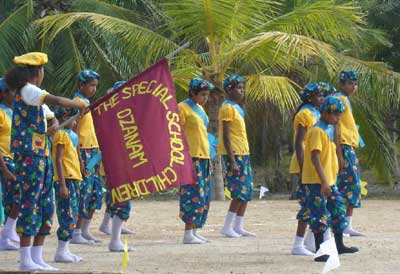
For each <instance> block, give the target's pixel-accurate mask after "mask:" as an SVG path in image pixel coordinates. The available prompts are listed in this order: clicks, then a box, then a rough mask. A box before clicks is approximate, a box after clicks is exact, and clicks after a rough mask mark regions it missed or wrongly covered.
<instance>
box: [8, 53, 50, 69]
mask: <svg viewBox="0 0 400 274" xmlns="http://www.w3.org/2000/svg"><path fill="white" fill-rule="evenodd" d="M47 60H48V59H47V54H46V53H42V52H29V53H27V54H24V55H21V56H15V57H14V64H16V65H28V66H42V65H44V64H46V63H47Z"/></svg>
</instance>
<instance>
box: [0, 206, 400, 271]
mask: <svg viewBox="0 0 400 274" xmlns="http://www.w3.org/2000/svg"><path fill="white" fill-rule="evenodd" d="M228 203H229V202H227V201H226V202H214V203H212V205H211V210H210V214H209V219H208V222H207V225H206V227H205V228H204V229H203V230H204V231H203V233H202V234H203V235H204V236H206V237H208V238H209V239H210V240H211V242H210V243H208V244H204V245H183V244H181V241H182V236H183V224H182V222H181V221H180V220H179V218H178V217H177V214H178V202H177V201H137V202H134V204H133V211H132V218H131V219H130V220H129V222H128V224H127V226H128V227H129V228H132V229H134V230H135V231H136V235H130V236H129V237H128V242H129V244H130V245H132V246H134V248H135V251H133V252H131V253H130V257H129V264H128V269H127V271H126V272H127V273H274V274H278V273H290V274H296V273H321V271H322V268H323V264H322V263H315V262H313V260H312V258H309V257H298V256H291V255H290V249H291V247H292V242H293V238H294V231H295V225H296V221H295V219H294V216H295V212H296V210H297V208H298V207H297V204H296V202H295V201H287V200H261V201H257V200H256V201H254V202H251V203H250V204H249V208H248V214H247V218H246V221H245V222H246V227H247V229H249V230H251V231H254V232H256V233H257V237H256V238H240V239H227V238H222V237H221V236H220V234H219V230H220V228H221V224H222V222H223V219H224V216H225V213H226V211H227V207H228ZM102 216H103V211H101V212H98V213H97V214H96V215H95V221H94V223H93V225H92V231H93V234H94V235H95V236H97V237H100V238H101V239H102V240H103V242H102V243H100V244H97V245H92V246H88V245H71V250H72V251H73V252H74V253H76V254H78V255H80V256H82V257H83V258H84V261H82V262H80V263H78V264H57V263H53V265H54V266H55V267H58V268H60V269H61V270H63V271H66V273H68V271H94V272H117V273H118V272H121V259H122V254H120V253H110V252H108V251H107V244H108V239H109V238H108V236H105V235H103V234H102V233H101V232H99V231H98V227H99V224H100V221H101V218H102ZM399 220H400V200H366V201H364V203H363V208H362V209H359V210H356V212H355V216H354V221H353V223H354V224H355V227H356V228H357V229H359V230H361V231H364V232H366V233H367V237H362V238H351V239H350V238H345V242H346V243H347V244H348V245H352V246H357V247H359V248H360V250H361V251H360V252H359V253H357V254H355V255H343V256H340V259H341V266H340V268H338V269H336V270H335V271H332V272H331V273H363V274H364V273H375V274H377V273H382V274H383V273H385V274H386V273H397V274H398V273H400V221H399ZM56 227H57V224H55V225H54V228H53V234H52V236H50V237H49V240H48V241H47V244H46V246H45V259H47V261H49V262H52V261H53V255H52V254H54V251H55V249H56V242H57V241H56V236H55V229H56ZM17 260H18V252H15V251H14V252H0V270H3V271H6V272H7V271H12V270H16V269H17Z"/></svg>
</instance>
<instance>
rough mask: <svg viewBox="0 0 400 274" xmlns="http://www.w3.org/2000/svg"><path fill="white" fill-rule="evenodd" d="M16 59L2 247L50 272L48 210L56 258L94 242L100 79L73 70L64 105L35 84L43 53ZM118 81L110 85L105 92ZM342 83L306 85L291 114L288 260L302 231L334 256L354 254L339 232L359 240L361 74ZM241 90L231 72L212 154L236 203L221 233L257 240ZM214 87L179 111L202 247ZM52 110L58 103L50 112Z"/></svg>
mask: <svg viewBox="0 0 400 274" xmlns="http://www.w3.org/2000/svg"><path fill="white" fill-rule="evenodd" d="M14 63H15V67H14V68H12V69H11V70H10V71H9V72H8V73H7V74H6V76H5V79H1V80H0V91H1V93H0V100H1V101H0V133H1V134H0V153H1V154H0V168H1V183H2V192H3V205H4V209H5V215H6V218H7V219H6V222H5V225H4V227H3V229H2V232H1V238H0V249H3V250H16V249H18V247H17V243H18V242H19V246H20V247H19V251H20V266H19V268H20V270H54V267H52V266H50V265H49V264H47V263H46V262H44V260H43V256H42V252H43V245H44V241H45V237H46V236H47V235H49V234H50V230H51V227H52V216H53V213H54V204H55V205H56V213H57V218H58V222H59V228H58V230H57V238H58V246H57V250H56V252H55V258H54V259H55V261H56V262H66V263H67V262H70V263H73V262H79V261H80V260H81V259H82V258H81V257H79V256H77V255H75V254H73V253H72V252H71V251H70V250H69V243H73V244H93V243H96V242H99V240H98V239H96V238H95V237H94V236H93V235H92V234H91V233H90V231H89V227H90V223H91V220H92V218H93V214H94V212H95V210H96V209H100V207H101V204H102V200H103V198H104V195H103V187H104V184H105V182H104V178H105V174H104V169H103V168H102V165H101V161H100V160H98V161H95V160H94V159H100V158H101V157H100V156H99V155H101V154H100V151H99V145H98V142H97V138H96V134H95V129H94V125H93V120H92V116H91V114H90V112H89V111H88V105H89V104H90V101H89V99H90V98H91V97H92V96H93V95H94V94H95V93H96V88H97V85H98V81H99V75H98V74H97V73H96V72H94V71H93V70H90V69H85V70H83V71H82V72H80V73H79V75H78V85H79V91H78V92H77V93H75V95H74V96H73V99H72V100H71V99H67V98H64V97H59V96H54V95H51V94H49V93H48V92H46V91H45V90H42V89H41V88H40V85H41V83H42V80H43V77H44V69H43V66H44V65H45V64H46V63H47V55H46V54H43V53H38V52H34V53H28V54H25V55H22V56H18V57H15V58H14ZM124 83H125V82H124V81H119V82H117V83H116V84H115V85H114V87H113V88H112V89H110V91H113V90H116V89H117V88H118V87H119V86H121V85H123V84H124ZM340 84H341V87H340V88H341V90H342V91H341V92H337V93H335V90H334V88H333V86H332V85H331V84H328V83H311V84H308V85H307V86H306V88H305V90H304V92H303V94H302V96H301V98H302V100H303V104H302V105H301V106H300V107H299V109H298V111H297V113H296V115H295V119H294V132H295V137H294V145H295V154H294V156H293V160H292V164H291V170H290V172H291V173H292V174H293V178H294V180H295V182H296V184H298V191H297V193H296V195H297V198H298V200H299V203H300V205H301V210H300V211H299V213H298V215H297V219H298V220H299V222H298V229H297V233H296V239H295V244H294V247H293V250H292V254H295V255H313V254H314V253H313V252H311V251H309V250H307V249H306V247H305V246H304V235H305V233H306V229H307V225H309V227H310V229H311V231H312V233H313V235H314V239H315V241H314V242H315V247H316V250H318V248H319V246H320V245H321V244H322V243H323V241H325V240H327V239H328V238H329V237H330V232H329V231H330V230H329V228H330V226H332V227H333V232H334V235H335V240H336V245H337V248H338V251H339V253H353V252H356V251H357V249H356V248H348V247H346V246H344V244H343V233H346V234H350V235H352V236H360V235H362V233H360V232H357V231H355V230H354V229H353V228H352V226H351V216H352V212H353V210H352V209H353V208H356V207H359V206H360V185H359V183H360V182H359V179H360V174H359V166H358V159H357V156H356V152H355V148H357V147H358V138H359V134H358V129H357V126H356V125H355V122H354V118H353V115H352V112H351V104H350V101H349V99H348V96H350V95H352V94H353V93H354V92H355V91H356V86H357V74H356V73H355V72H353V71H344V72H342V73H341V74H340ZM245 85H246V81H245V79H244V78H243V77H241V76H239V75H237V74H232V75H229V76H227V77H226V78H225V80H224V81H223V89H224V90H225V92H226V96H227V99H226V100H225V101H224V102H223V104H222V106H221V107H220V110H219V140H220V141H219V145H218V153H219V154H220V155H221V156H222V159H223V162H224V166H225V168H224V170H225V174H224V183H225V186H226V187H227V188H228V189H229V191H230V193H231V197H232V201H231V203H230V206H229V209H228V212H227V215H226V218H225V222H224V225H223V227H222V230H221V234H222V235H224V236H226V237H231V238H239V237H243V236H255V234H254V233H252V232H250V231H247V230H245V229H244V227H243V226H244V225H243V223H244V215H245V212H246V207H247V203H248V202H249V201H251V200H252V196H253V176H252V169H251V164H250V157H249V155H250V151H249V144H248V140H247V133H246V125H245V111H244V110H243V108H242V107H241V104H242V100H243V98H244V95H245ZM214 88H215V87H214V85H213V84H211V83H210V82H208V81H207V80H205V79H202V78H194V79H192V80H191V82H190V84H189V96H188V98H187V99H186V100H184V101H182V102H181V103H179V105H178V107H179V115H180V119H181V122H182V125H183V127H184V132H185V135H186V138H187V141H188V145H189V150H190V154H191V157H192V161H193V165H194V168H195V171H196V175H197V181H196V182H193V183H192V184H189V185H184V186H181V187H180V190H179V194H180V217H181V219H182V221H183V222H184V224H185V232H184V237H183V243H185V244H204V243H206V242H208V239H206V238H205V237H203V236H201V235H200V234H199V229H201V228H202V227H203V226H204V225H205V223H206V220H207V215H208V211H209V207H210V200H211V189H212V187H211V180H210V178H211V170H212V163H211V160H210V158H211V153H210V150H211V147H210V146H211V145H210V142H209V134H208V133H207V127H208V122H209V121H208V116H207V114H206V112H205V111H204V109H203V106H204V105H205V104H206V103H207V100H208V97H209V94H210V91H212V90H213V89H214ZM47 104H48V105H54V106H56V108H55V111H54V112H52V111H51V110H50V109H49V108H48V106H47ZM78 110H79V111H78ZM78 115H79V118H78V119H74V117H75V116H78ZM340 116H341V117H340ZM339 118H340V119H339ZM339 171H340V172H339ZM338 174H339V176H338ZM53 191H54V192H53ZM54 199H55V201H54ZM105 200H106V204H107V208H106V213H105V216H104V220H103V222H102V224H101V226H100V231H102V232H104V233H106V234H111V240H110V244H109V246H108V247H109V250H110V251H116V252H121V251H123V249H124V247H123V244H122V242H121V239H120V234H121V233H122V232H124V233H132V231H129V230H128V229H123V228H122V223H123V221H126V220H127V219H128V218H129V213H130V203H129V202H124V203H121V204H116V205H112V204H111V198H110V195H109V193H106V195H105ZM346 206H347V210H346ZM110 219H112V228H111V230H110V228H109V227H108V223H109V220H110ZM17 233H18V234H19V235H18V234H17ZM32 237H33V238H34V239H33V243H32ZM313 251H315V250H313ZM326 259H327V257H326V256H323V257H320V258H316V260H317V261H326Z"/></svg>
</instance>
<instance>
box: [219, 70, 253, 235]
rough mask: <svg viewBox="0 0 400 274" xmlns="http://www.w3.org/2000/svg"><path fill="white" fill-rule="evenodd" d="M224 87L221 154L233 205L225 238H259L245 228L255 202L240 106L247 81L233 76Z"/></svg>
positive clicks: (225, 226) (220, 119) (221, 112)
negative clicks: (245, 217)
mask: <svg viewBox="0 0 400 274" xmlns="http://www.w3.org/2000/svg"><path fill="white" fill-rule="evenodd" d="M223 85H224V89H225V92H226V93H227V94H228V99H227V100H225V102H224V103H223V104H222V106H221V108H220V110H219V140H220V142H219V146H218V153H219V154H221V155H222V158H223V160H224V163H225V175H224V183H225V185H226V186H227V187H228V189H229V191H230V192H231V197H232V201H231V204H230V206H229V210H228V213H227V215H226V218H225V222H224V226H223V228H222V230H221V234H222V235H224V236H226V237H233V238H238V237H242V236H255V233H252V232H249V231H246V230H245V229H244V228H243V218H244V214H245V211H246V207H247V203H248V202H249V201H251V200H252V199H253V173H252V170H251V164H250V156H249V155H250V151H249V143H248V141H247V132H246V125H245V113H244V110H243V109H242V108H241V107H240V105H239V103H240V102H242V100H243V98H244V94H245V79H244V78H243V77H241V76H239V75H237V74H232V75H229V76H228V77H226V78H225V80H224V84H223Z"/></svg>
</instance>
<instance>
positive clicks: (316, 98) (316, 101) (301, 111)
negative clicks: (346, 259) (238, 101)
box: [290, 71, 364, 261]
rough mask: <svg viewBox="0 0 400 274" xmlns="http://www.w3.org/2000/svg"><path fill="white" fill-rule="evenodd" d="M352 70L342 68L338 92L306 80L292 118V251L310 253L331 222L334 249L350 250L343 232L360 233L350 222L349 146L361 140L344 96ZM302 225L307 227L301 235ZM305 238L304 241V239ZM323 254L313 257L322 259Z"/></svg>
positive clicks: (352, 161)
mask: <svg viewBox="0 0 400 274" xmlns="http://www.w3.org/2000/svg"><path fill="white" fill-rule="evenodd" d="M357 80H358V74H357V73H356V72H355V71H342V72H341V73H340V75H339V84H340V91H339V92H337V91H336V90H335V88H334V87H333V86H332V84H330V83H310V84H307V85H306V87H305V89H304V92H303V94H302V95H301V99H302V101H303V103H302V104H301V106H300V107H299V108H298V110H297V112H296V114H295V117H294V149H295V152H294V155H293V157H292V162H291V165H290V173H291V174H292V175H293V181H294V182H295V184H297V191H296V198H297V200H298V202H299V204H300V206H301V208H300V210H299V212H298V214H297V220H298V225H297V232H296V237H295V242H294V245H293V249H292V254H293V255H305V256H313V255H314V252H316V251H318V249H319V247H320V245H321V244H322V243H323V242H325V241H327V240H328V239H330V236H331V235H330V227H332V230H333V233H334V237H335V243H336V247H337V251H338V253H339V254H343V253H355V252H357V251H358V249H357V248H355V247H346V246H345V245H344V244H343V235H344V234H345V235H349V236H363V235H364V234H363V233H361V232H358V231H356V230H355V229H353V227H352V214H353V208H358V207H360V198H361V187H360V167H359V163H358V158H357V154H356V151H355V149H356V148H358V147H359V144H360V143H362V139H361V137H360V135H359V132H358V127H357V125H356V124H355V120H354V117H353V113H352V108H351V103H350V100H349V97H350V96H352V95H353V94H354V93H355V92H356V91H357ZM307 226H309V228H310V231H309V233H308V235H307V237H306V240H305V239H304V237H305V234H306V230H307ZM307 239H308V240H307ZM328 258H329V256H328V255H322V256H319V257H316V258H315V260H316V261H326V260H328Z"/></svg>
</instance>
